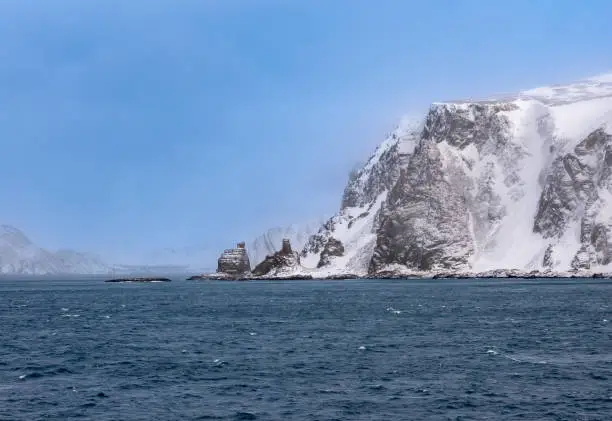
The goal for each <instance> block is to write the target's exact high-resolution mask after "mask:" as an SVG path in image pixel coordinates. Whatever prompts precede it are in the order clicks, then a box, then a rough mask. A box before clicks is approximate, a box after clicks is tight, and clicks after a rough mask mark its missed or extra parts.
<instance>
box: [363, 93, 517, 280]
mask: <svg viewBox="0 0 612 421" xmlns="http://www.w3.org/2000/svg"><path fill="white" fill-rule="evenodd" d="M512 109H513V106H512V105H509V104H492V105H482V104H473V105H469V106H467V107H455V106H452V105H445V104H443V105H437V106H433V107H432V108H431V109H430V111H429V114H428V116H427V118H426V124H425V129H424V130H423V134H422V138H421V141H420V143H419V145H418V146H417V147H416V149H415V150H414V154H413V156H412V157H411V159H410V162H409V163H408V165H407V167H406V168H404V169H402V171H401V175H400V177H399V179H398V181H397V183H396V184H395V185H394V187H393V188H392V189H391V191H390V193H389V196H388V198H387V201H386V203H385V205H384V207H383V209H382V211H381V214H380V225H379V227H378V230H377V241H376V248H375V249H374V253H373V256H372V259H371V261H370V266H369V271H370V273H375V272H377V271H378V270H380V268H382V267H384V266H386V265H390V264H398V265H402V266H405V267H406V268H409V269H413V270H423V271H430V270H439V269H447V270H448V269H455V270H457V269H462V270H465V269H468V267H469V258H470V257H471V256H472V255H473V254H474V251H475V250H474V240H473V235H479V233H478V232H477V230H478V229H482V228H487V227H488V226H490V225H492V224H494V223H495V220H496V219H499V218H501V217H502V216H503V209H500V206H499V198H498V197H496V195H495V194H494V192H493V191H492V189H491V186H490V184H491V183H490V182H488V180H487V178H486V177H487V173H486V172H485V171H483V179H482V180H477V183H475V182H474V180H473V179H471V178H470V176H469V174H468V173H467V171H468V170H469V165H467V167H466V163H464V162H462V161H461V160H460V159H452V158H449V157H448V156H444V155H443V154H442V152H441V148H440V147H439V146H438V144H440V143H444V145H449V146H450V147H453V148H457V149H459V150H461V149H464V148H466V147H468V146H472V147H473V148H474V149H475V150H476V151H478V153H479V154H480V155H482V156H486V155H498V156H500V157H502V158H503V157H505V156H508V160H509V159H510V156H512V155H513V154H516V153H517V152H516V151H515V150H514V149H513V147H512V145H510V143H509V140H508V134H507V126H508V122H507V120H506V119H505V117H503V116H502V115H500V114H499V113H500V112H502V111H511V110H512ZM512 175H513V174H512V173H511V172H510V171H508V179H509V180H510V181H509V183H511V182H513V180H512ZM476 184H477V185H476ZM472 220H474V221H475V222H476V223H475V224H473V225H474V226H475V227H476V230H474V229H472V228H471V226H472V224H471V221H472Z"/></svg>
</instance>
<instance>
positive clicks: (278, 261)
mask: <svg viewBox="0 0 612 421" xmlns="http://www.w3.org/2000/svg"><path fill="white" fill-rule="evenodd" d="M299 265H300V256H299V254H298V253H297V252H294V251H293V250H292V249H291V243H290V241H289V240H288V239H283V242H282V246H281V249H280V250H279V251H277V252H276V253H274V254H272V255H269V256H267V257H266V258H265V259H264V261H263V262H261V263H260V264H258V265H257V266H256V267H255V269H253V275H254V276H271V275H274V276H277V275H282V274H283V273H286V272H288V271H290V270H291V269H296V268H297V267H299Z"/></svg>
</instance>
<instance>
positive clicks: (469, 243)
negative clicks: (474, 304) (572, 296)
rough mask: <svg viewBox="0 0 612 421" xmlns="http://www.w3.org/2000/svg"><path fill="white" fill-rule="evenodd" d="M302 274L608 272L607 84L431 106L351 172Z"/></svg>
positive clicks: (611, 209) (610, 115)
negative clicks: (442, 271)
mask: <svg viewBox="0 0 612 421" xmlns="http://www.w3.org/2000/svg"><path fill="white" fill-rule="evenodd" d="M301 265H302V269H301V270H302V271H306V272H309V273H313V274H315V275H316V274H317V273H319V274H321V275H329V274H335V273H347V272H350V273H356V274H370V275H375V274H376V273H380V272H385V271H395V272H410V271H437V270H452V271H463V272H465V271H467V272H470V271H471V272H479V271H487V270H494V269H518V270H545V269H551V270H555V271H567V270H582V271H584V270H590V271H595V270H598V271H599V270H602V271H604V270H607V271H610V270H612V74H610V75H604V76H600V77H596V78H592V79H588V80H585V81H582V82H578V83H574V84H569V85H564V86H553V87H544V88H538V89H532V90H528V91H524V92H521V93H519V94H517V95H513V96H509V97H506V98H500V99H489V100H484V101H454V102H444V103H434V104H433V105H432V106H431V107H430V109H429V111H428V112H427V113H426V115H424V116H423V117H422V118H420V119H418V120H417V121H413V120H406V121H402V122H401V124H400V125H399V126H398V128H397V129H396V130H395V131H394V132H393V133H391V134H390V135H389V136H388V137H387V138H386V139H385V141H384V142H383V143H382V144H381V145H380V146H379V147H378V148H377V150H376V152H375V153H374V154H373V156H372V157H371V158H370V159H369V161H368V162H367V163H366V164H365V165H364V166H363V167H362V168H361V169H360V170H359V171H357V172H354V173H353V174H352V176H351V178H350V180H349V183H348V185H347V187H346V189H345V192H344V196H343V200H342V206H341V209H340V211H339V212H338V213H337V214H336V215H335V216H333V217H332V218H331V219H329V220H328V221H327V222H326V223H325V224H323V226H322V227H321V228H320V230H319V231H318V233H317V234H316V235H314V236H312V237H311V238H310V240H309V241H308V242H307V244H306V245H305V247H304V249H303V250H302V253H301Z"/></svg>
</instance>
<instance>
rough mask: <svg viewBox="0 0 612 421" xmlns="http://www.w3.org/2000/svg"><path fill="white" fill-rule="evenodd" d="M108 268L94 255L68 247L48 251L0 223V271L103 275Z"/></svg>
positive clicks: (33, 273)
mask: <svg viewBox="0 0 612 421" xmlns="http://www.w3.org/2000/svg"><path fill="white" fill-rule="evenodd" d="M110 272H111V268H110V267H109V266H108V265H106V264H105V263H104V262H102V261H101V260H100V259H99V258H97V257H96V256H93V255H90V254H86V253H79V252H76V251H72V250H61V251H58V252H52V251H48V250H45V249H43V248H40V247H38V246H37V245H35V244H34V243H32V242H31V241H30V240H29V239H28V238H27V237H26V236H25V234H24V233H23V232H21V231H19V230H18V229H17V228H15V227H12V226H9V225H1V226H0V274H20V275H50V274H105V273H110Z"/></svg>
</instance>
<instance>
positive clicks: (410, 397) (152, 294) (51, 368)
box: [0, 279, 612, 421]
mask: <svg viewBox="0 0 612 421" xmlns="http://www.w3.org/2000/svg"><path fill="white" fill-rule="evenodd" d="M0 338H1V342H0V420H7V421H8V420H28V421H29V420H73V419H74V420H109V421H110V420H113V421H116V420H143V421H144V420H146V421H151V420H163V421H168V420H612V282H606V281H604V280H586V279H582V280H581V279H574V280H567V281H561V280H550V279H549V280H529V281H520V280H512V281H509V280H413V281H411V280H354V281H346V280H344V281H283V282H281V281H278V282H276V281H248V282H224V281H185V280H181V279H176V280H174V281H173V282H169V283H149V284H108V283H104V282H103V281H102V280H91V279H88V280H48V279H47V280H11V279H4V280H0Z"/></svg>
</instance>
